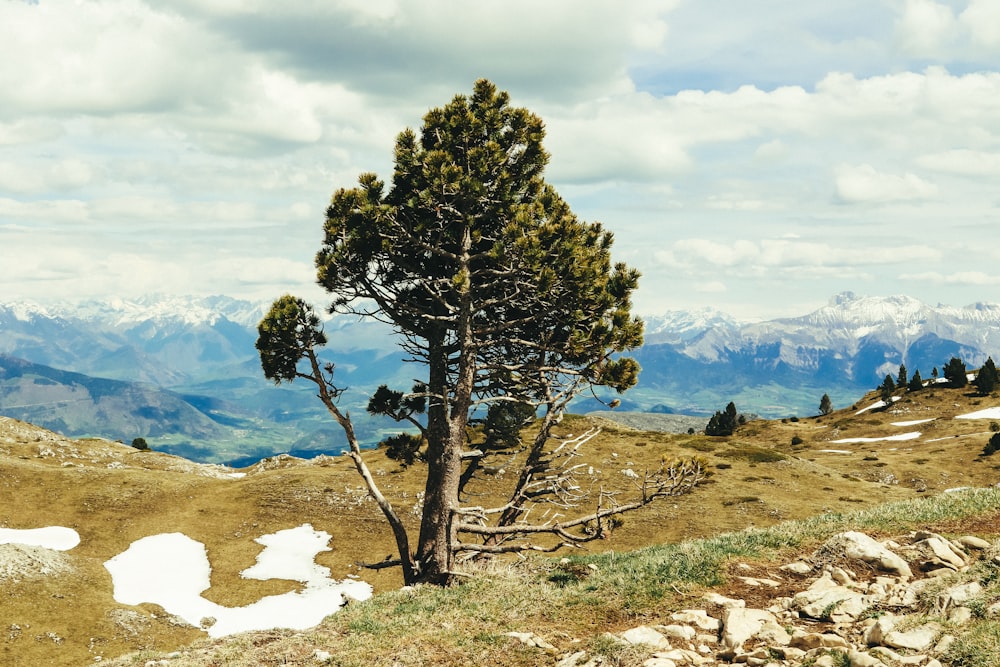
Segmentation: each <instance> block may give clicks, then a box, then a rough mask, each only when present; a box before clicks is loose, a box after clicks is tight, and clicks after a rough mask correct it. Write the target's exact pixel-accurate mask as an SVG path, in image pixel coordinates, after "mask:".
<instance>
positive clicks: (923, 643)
mask: <svg viewBox="0 0 1000 667" xmlns="http://www.w3.org/2000/svg"><path fill="white" fill-rule="evenodd" d="M940 632H941V626H940V625H938V624H937V623H925V624H924V625H921V626H919V627H916V628H913V629H912V630H908V631H906V632H899V631H896V630H893V631H892V632H889V633H887V634H886V635H885V637H884V638H883V640H882V643H883V644H884V645H886V646H891V647H892V648H905V649H910V650H912V651H923V650H925V649H927V648H928V647H930V646H931V644H933V643H934V639H935V638H937V636H938V634H939V633H940Z"/></svg>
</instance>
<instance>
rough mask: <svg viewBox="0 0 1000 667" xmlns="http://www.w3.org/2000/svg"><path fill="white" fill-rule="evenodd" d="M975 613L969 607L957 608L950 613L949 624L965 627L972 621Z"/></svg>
mask: <svg viewBox="0 0 1000 667" xmlns="http://www.w3.org/2000/svg"><path fill="white" fill-rule="evenodd" d="M972 617H973V613H972V610H971V609H969V608H968V607H955V608H954V609H952V610H951V611H950V612H948V622H949V623H954V624H955V625H965V624H966V623H968V622H969V621H971V620H972Z"/></svg>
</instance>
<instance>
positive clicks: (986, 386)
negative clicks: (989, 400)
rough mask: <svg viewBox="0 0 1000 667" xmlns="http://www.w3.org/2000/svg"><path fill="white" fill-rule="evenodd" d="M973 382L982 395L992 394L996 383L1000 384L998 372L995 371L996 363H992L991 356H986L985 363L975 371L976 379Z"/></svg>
mask: <svg viewBox="0 0 1000 667" xmlns="http://www.w3.org/2000/svg"><path fill="white" fill-rule="evenodd" d="M973 384H975V386H976V390H977V391H978V392H979V394H980V395H982V396H986V395H988V394H992V393H993V391H994V390H995V389H996V387H997V384H1000V373H998V372H997V367H996V364H995V363H993V357H987V358H986V363H984V364H983V367H982V368H980V369H979V372H978V373H976V379H975V381H974V383H973Z"/></svg>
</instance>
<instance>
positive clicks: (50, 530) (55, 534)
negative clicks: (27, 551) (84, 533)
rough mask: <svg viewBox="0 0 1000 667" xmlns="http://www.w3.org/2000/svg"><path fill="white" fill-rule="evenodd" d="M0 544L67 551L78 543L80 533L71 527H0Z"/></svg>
mask: <svg viewBox="0 0 1000 667" xmlns="http://www.w3.org/2000/svg"><path fill="white" fill-rule="evenodd" d="M0 544H22V545H24V546H29V547H43V548H45V549H54V550H55V551H69V550H70V549H72V548H73V547H75V546H76V545H78V544H80V534H79V533H77V532H76V531H75V530H73V529H72V528H65V527H63V526H47V527H45V528H23V529H22V528H0Z"/></svg>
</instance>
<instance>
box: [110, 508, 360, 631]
mask: <svg viewBox="0 0 1000 667" xmlns="http://www.w3.org/2000/svg"><path fill="white" fill-rule="evenodd" d="M330 537H331V535H330V534H329V533H327V532H325V531H317V530H315V529H314V528H313V527H312V525H310V524H303V525H301V526H299V527H297V528H289V529H287V530H281V531H278V532H277V533H272V534H270V535H264V536H263V537H260V538H258V539H257V540H256V542H257V543H258V544H262V545H263V546H264V550H263V551H262V552H261V553H260V554H259V555H258V556H257V562H256V564H254V565H253V566H251V567H249V568H247V569H246V570H244V571H243V572H241V573H240V574H241V575H242V576H243V577H244V578H247V579H260V580H266V579H290V580H293V581H299V582H302V583H303V584H305V588H303V589H302V590H301V591H292V592H290V593H284V594H282V595H270V596H267V597H265V598H262V599H260V600H258V601H257V602H254V603H253V604H250V605H247V606H245V607H224V606H222V605H219V604H216V603H214V602H211V601H210V600H206V599H205V598H204V597H202V596H201V593H202V592H203V591H205V590H207V589H208V588H209V586H210V577H211V573H212V568H211V565H210V563H209V560H208V554H207V552H206V550H205V545H204V544H202V543H201V542H196V541H195V540H193V539H191V538H190V537H188V536H186V535H183V534H181V533H161V534H159V535H151V536H149V537H144V538H142V539H141V540H136V541H135V542H133V543H132V545H131V546H130V547H129V548H128V549H127V550H126V551H124V552H122V553H120V554H118V555H117V556H115V557H114V558H112V559H111V560H109V561H107V562H106V563H105V564H104V566H105V567H106V568H107V569H108V571H109V572H110V573H111V579H112V582H113V583H114V597H115V600H117V601H118V602H121V603H122V604H131V605H136V604H141V603H143V602H150V603H154V604H158V605H160V606H161V607H163V608H164V609H165V610H166V611H167V612H168V613H171V614H174V615H176V616H180V617H181V618H183V619H184V620H185V621H187V622H188V623H191V624H192V625H196V626H200V627H202V628H203V629H205V630H206V632H208V634H209V636H211V637H213V638H215V637H224V636H226V635H231V634H236V633H239V632H248V631H251V630H269V629H273V628H288V629H291V630H305V629H307V628H311V627H314V626H316V625H318V624H319V622H320V621H322V620H323V619H324V618H325V617H327V616H329V615H330V614H332V613H333V612H335V611H337V610H338V609H340V608H341V607H342V606H343V605H344V603H345V602H346V600H345V597H347V598H353V599H355V600H365V599H368V598H369V597H371V595H372V587H371V586H370V585H368V584H366V583H365V582H363V581H356V580H345V581H340V582H338V581H335V580H333V579H331V578H330V570H329V568H326V567H322V566H320V565H318V564H316V563H315V562H314V560H313V559H314V558H315V557H316V554H318V553H320V552H321V551H329V550H330V548H329V547H328V546H327V544H328V542H329V541H330ZM212 619H214V622H213V620H212Z"/></svg>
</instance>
